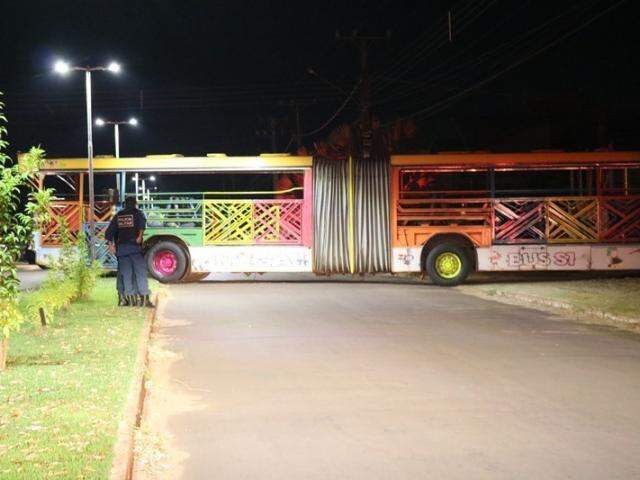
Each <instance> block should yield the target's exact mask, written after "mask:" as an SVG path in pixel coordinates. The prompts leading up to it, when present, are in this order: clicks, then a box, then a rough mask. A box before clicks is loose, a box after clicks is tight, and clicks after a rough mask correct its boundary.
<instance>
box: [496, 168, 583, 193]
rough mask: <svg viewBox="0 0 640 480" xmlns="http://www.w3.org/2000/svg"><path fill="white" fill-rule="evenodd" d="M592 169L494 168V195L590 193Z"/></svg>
mask: <svg viewBox="0 0 640 480" xmlns="http://www.w3.org/2000/svg"><path fill="white" fill-rule="evenodd" d="M594 194H595V174H594V171H593V169H548V170H496V172H495V195H496V197H544V196H574V195H594Z"/></svg>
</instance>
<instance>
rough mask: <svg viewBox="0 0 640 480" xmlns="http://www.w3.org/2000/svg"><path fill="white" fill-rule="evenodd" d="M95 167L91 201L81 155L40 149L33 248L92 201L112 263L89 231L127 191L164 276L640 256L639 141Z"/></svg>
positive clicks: (72, 222)
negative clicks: (583, 148) (39, 215)
mask: <svg viewBox="0 0 640 480" xmlns="http://www.w3.org/2000/svg"><path fill="white" fill-rule="evenodd" d="M94 172H95V179H96V191H97V192H98V193H99V195H98V196H97V201H96V208H95V211H94V212H90V211H89V208H88V206H87V205H88V201H87V188H86V182H87V160H86V158H77V159H66V158H61V159H49V160H47V162H46V166H45V168H44V169H43V170H42V176H41V184H42V185H44V186H45V187H48V186H52V187H54V188H55V189H56V192H57V193H56V195H57V196H56V200H55V201H54V202H53V204H52V206H51V210H52V212H51V213H52V214H53V220H52V221H51V223H50V224H48V225H47V226H46V227H45V228H43V229H42V231H40V232H38V233H37V234H36V235H35V238H34V243H35V251H36V262H37V263H39V264H41V265H46V264H47V262H48V261H49V260H50V259H51V258H53V257H55V256H56V255H57V252H58V249H59V246H60V243H61V235H60V226H61V220H60V219H61V218H65V219H66V224H67V225H68V227H69V230H70V232H71V233H72V234H73V235H75V234H77V233H78V232H79V231H80V230H81V229H85V231H86V229H87V220H88V218H89V215H94V219H95V222H96V226H97V230H96V232H97V233H96V237H95V238H94V239H90V241H93V242H95V245H96V250H97V252H98V254H99V258H100V260H101V262H102V263H103V265H105V266H106V267H114V266H115V259H114V258H113V257H112V256H111V255H110V254H109V252H108V250H107V248H106V246H105V244H104V240H103V237H102V235H103V232H104V229H105V228H106V226H107V224H108V221H109V220H110V218H111V216H112V215H113V214H114V212H115V211H116V208H117V206H118V205H117V204H118V199H120V200H121V199H122V198H123V196H124V195H123V194H127V195H128V194H131V195H137V196H138V200H139V202H138V203H139V205H140V207H141V208H142V209H143V211H144V212H145V214H146V216H147V230H146V231H145V235H144V247H145V252H146V257H147V262H148V266H149V272H150V274H151V275H152V276H153V277H155V278H156V279H158V280H160V281H162V282H167V283H168V282H177V281H185V280H187V279H189V278H193V277H194V276H198V275H200V276H204V275H206V274H208V273H220V272H247V273H248V272H256V273H262V272H315V273H317V274H324V275H327V274H333V273H342V274H365V273H384V272H387V273H400V272H422V273H423V274H427V275H428V276H429V277H430V279H431V280H432V281H433V282H434V283H435V284H438V285H446V286H449V285H457V284H459V283H460V282H462V281H464V279H465V278H466V277H467V275H468V274H469V273H470V272H472V271H518V270H638V269H640V152H613V151H596V152H580V153H565V152H531V153H515V154H504V153H502V154H492V153H441V154H428V155H392V156H391V157H387V158H384V159H376V160H369V161H364V160H354V159H347V160H344V161H338V160H329V159H322V158H312V157H308V156H289V155H277V154H270V155H261V156H256V157H227V156H225V155H221V154H210V155H207V156H203V157H182V156H179V155H164V156H160V155H156V156H148V157H143V158H113V157H98V158H96V159H95V161H94ZM116 177H117V178H116ZM125 178H126V179H127V181H126V182H124V181H123V180H124V179H125ZM140 179H145V180H146V186H147V187H149V186H150V185H151V186H153V187H152V188H147V187H145V188H143V189H141V188H139V185H140V183H141V181H140ZM153 179H155V183H153V182H152V180H153ZM134 181H135V185H136V187H134V186H133V185H134ZM121 185H129V186H130V187H125V190H130V192H127V191H125V192H122V193H121V194H118V193H117V192H114V191H115V190H116V189H117V188H118V187H119V186H121Z"/></svg>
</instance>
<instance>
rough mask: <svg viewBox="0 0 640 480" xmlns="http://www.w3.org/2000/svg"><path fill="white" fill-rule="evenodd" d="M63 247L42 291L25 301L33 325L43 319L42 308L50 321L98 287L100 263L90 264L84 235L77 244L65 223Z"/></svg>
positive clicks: (63, 227) (81, 233)
mask: <svg viewBox="0 0 640 480" xmlns="http://www.w3.org/2000/svg"><path fill="white" fill-rule="evenodd" d="M60 232H61V235H62V247H61V249H60V255H59V257H58V259H57V260H56V261H55V262H53V264H52V269H51V270H50V271H49V274H48V275H47V279H46V280H45V281H44V282H43V284H42V286H41V288H40V289H39V290H38V291H36V292H34V293H32V294H30V296H29V298H28V299H26V300H25V302H24V305H25V307H26V311H27V315H28V316H29V318H30V319H32V320H33V321H38V319H39V318H40V312H39V310H40V309H41V308H42V309H43V310H44V312H45V314H46V316H47V320H48V321H52V320H53V319H54V317H55V314H56V312H58V311H59V310H61V309H63V308H65V307H67V306H69V304H71V303H72V302H75V301H76V300H78V299H81V298H86V297H88V296H89V294H90V293H91V290H92V289H93V287H94V286H95V284H96V280H97V278H98V276H99V275H100V274H101V273H102V267H101V266H100V264H99V263H98V262H95V261H94V262H90V257H89V248H88V246H87V241H86V237H85V235H84V233H83V232H80V233H79V234H78V237H77V239H76V240H75V241H73V238H72V236H71V234H70V232H69V229H68V227H67V225H66V223H65V220H64V219H63V220H61V226H60Z"/></svg>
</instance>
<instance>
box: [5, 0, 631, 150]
mask: <svg viewBox="0 0 640 480" xmlns="http://www.w3.org/2000/svg"><path fill="white" fill-rule="evenodd" d="M635 3H636V2H632V1H626V2H618V1H615V0H606V1H596V0H591V1H589V0H585V1H580V2H574V1H554V2H546V1H533V0H530V1H526V0H475V1H469V0H459V1H457V2H447V1H431V2H427V1H409V0H404V1H402V0H396V1H393V0H387V1H385V0H379V1H376V2H373V1H354V2H344V1H325V2H305V1H297V2H284V1H269V2H267V1H261V2H258V1H242V0H234V1H212V0H210V1H204V0H202V1H196V0H180V1H168V0H155V1H153V0H148V1H135V0H129V1H118V0H110V1H101V2H99V1H94V0H83V1H63V0H49V1H35V0H31V1H29V0H2V1H1V2H0V91H3V92H4V93H5V95H4V101H5V103H6V108H5V110H6V114H7V117H8V119H9V133H10V136H9V140H10V142H11V148H12V153H13V152H14V151H15V150H25V149H27V148H28V147H29V146H30V145H33V144H40V145H42V146H43V147H44V148H45V149H46V150H47V153H48V155H49V156H51V157H58V156H81V155H84V154H86V137H85V128H86V127H85V116H84V115H85V112H84V85H83V77H82V75H81V74H79V73H76V74H74V75H71V76H69V77H66V78H59V77H56V76H55V75H53V74H52V73H51V66H52V64H53V62H54V60H55V59H57V58H65V59H68V60H69V61H71V62H73V63H77V64H80V65H98V64H104V63H106V62H108V61H110V60H117V61H119V62H121V64H122V67H123V73H122V74H120V75H119V76H113V75H110V74H108V73H97V74H95V75H94V90H93V91H94V114H95V116H100V117H103V118H107V119H112V120H120V119H126V118H129V117H130V116H136V117H137V118H138V119H139V120H140V122H141V125H140V126H139V127H138V128H136V129H133V128H129V127H123V129H122V132H121V138H122V146H121V149H122V152H121V154H122V155H123V156H131V155H144V154H152V153H181V154H184V155H199V154H204V153H207V152H209V153H211V152H225V153H227V154H235V155H242V154H256V153H260V152H268V151H271V150H272V134H271V132H272V128H275V131H276V151H284V150H285V148H287V147H288V148H289V150H290V151H293V148H294V142H292V141H291V140H292V134H293V132H294V128H295V121H294V118H295V116H294V108H293V107H292V103H294V104H295V103H297V104H300V105H301V106H300V107H299V108H300V114H301V123H302V131H303V132H313V131H314V130H316V129H318V127H320V126H322V125H323V124H324V123H327V126H326V128H324V129H321V130H320V131H318V132H317V133H315V134H312V135H308V136H305V137H304V143H305V145H306V146H308V147H311V146H312V145H313V142H314V141H320V140H323V139H325V138H326V137H327V136H328V135H329V133H330V132H331V130H332V129H333V128H335V127H337V126H338V125H340V124H343V123H351V122H354V121H355V120H356V119H357V117H358V104H357V102H356V100H357V98H358V97H357V95H352V97H351V100H350V101H349V102H347V104H346V107H345V108H344V109H343V110H341V111H340V113H339V114H338V115H336V117H335V119H334V120H333V121H331V122H327V120H329V119H330V118H331V117H332V116H333V115H334V113H335V112H336V111H337V110H338V108H339V107H340V106H341V104H342V103H343V102H344V101H345V99H347V98H348V94H349V93H350V92H351V91H352V89H353V88H354V86H355V85H356V83H357V81H358V78H359V51H358V48H357V46H356V45H355V44H354V42H351V41H348V40H336V31H340V32H341V33H342V34H343V35H350V34H351V33H352V32H353V31H354V30H357V31H358V32H359V33H360V34H363V35H371V36H384V35H385V34H386V32H387V31H389V32H390V37H389V38H383V39H380V40H377V41H374V42H372V43H371V44H370V50H369V52H370V64H371V79H372V101H373V106H372V109H373V112H374V114H375V115H376V116H377V117H378V118H379V119H380V121H381V123H382V124H383V125H385V126H388V125H392V124H393V122H394V121H395V120H396V119H398V118H411V119H413V121H415V122H416V125H417V129H416V133H415V135H414V138H411V139H408V140H405V141H401V142H399V143H398V145H397V146H396V148H397V150H398V151H443V150H477V149H482V150H489V149H490V150H495V151H508V150H531V149H547V148H554V149H565V150H584V149H592V148H597V147H606V146H613V147H615V148H618V149H627V148H639V147H640V127H638V121H639V120H640V109H639V107H640V93H639V92H640V81H639V77H638V74H639V72H640V60H638V55H639V53H638V52H640V48H639V47H640V28H638V25H639V21H640V15H639V14H638V13H639V11H640V8H639V7H638V6H635V5H634V4H635ZM608 9H610V10H609V11H608ZM448 11H451V13H452V33H453V37H452V41H451V42H450V41H449V30H448V26H447V25H448V21H447V12H448ZM590 22H592V23H590ZM573 30H578V31H577V32H576V33H575V34H572V35H569V34H570V33H571V32H572V31H573ZM564 37H566V38H564ZM308 67H311V68H313V70H314V71H315V72H316V73H317V74H318V75H317V76H313V75H310V74H309V73H307V71H306V70H307V68H308ZM94 135H95V142H94V143H95V151H96V154H112V153H113V140H112V130H111V129H110V128H103V129H97V128H96V129H94Z"/></svg>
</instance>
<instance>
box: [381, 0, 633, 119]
mask: <svg viewBox="0 0 640 480" xmlns="http://www.w3.org/2000/svg"><path fill="white" fill-rule="evenodd" d="M626 1H627V0H620V1H619V2H617V3H615V4H613V5H611V6H610V7H608V8H606V9H605V10H603V11H601V12H600V13H598V14H597V15H594V16H593V17H591V18H590V19H589V20H587V21H586V22H584V23H582V24H581V25H579V26H578V27H576V28H574V29H571V30H570V31H568V32H566V33H565V34H563V35H561V36H560V37H558V38H557V39H555V40H554V41H552V42H550V43H548V44H547V45H545V46H543V47H542V48H539V49H538V50H536V51H535V52H532V53H531V54H529V55H527V56H525V57H522V58H520V59H519V60H517V61H515V62H513V63H512V64H510V65H508V66H507V67H506V68H504V69H502V70H500V71H499V72H497V73H495V74H493V75H491V76H489V77H487V78H485V79H484V80H481V81H480V82H477V83H476V84H474V85H472V86H471V87H469V88H466V89H464V90H462V91H461V92H459V93H457V94H455V95H452V96H451V97H449V98H446V99H443V100H441V101H439V102H436V103H435V104H433V105H431V106H430V107H427V108H423V109H420V110H417V111H415V112H413V113H412V114H410V115H405V116H404V117H401V118H400V119H396V120H394V122H395V121H397V120H406V119H409V118H415V117H418V116H420V117H424V116H425V115H433V114H435V113H437V112H439V111H442V110H444V109H446V108H447V107H449V106H450V105H451V104H453V103H454V102H455V101H457V100H459V99H460V98H462V97H464V96H465V95H467V94H469V93H471V92H472V91H474V90H477V89H478V88H480V87H482V86H484V85H486V84H488V83H489V82H491V81H493V80H495V79H496V78H498V77H499V76H501V75H503V74H504V73H506V72H508V71H510V70H513V69H514V68H516V67H518V66H519V65H521V64H523V63H525V62H526V61H528V60H529V59H531V58H533V57H535V56H537V55H539V54H540V53H542V52H544V51H546V50H548V49H549V48H552V47H554V46H555V45H557V44H558V43H560V42H562V41H563V40H564V39H566V38H568V37H570V36H571V35H573V34H575V33H577V32H578V31H580V30H583V29H584V28H586V27H588V26H589V25H591V24H592V23H593V22H595V21H596V20H598V19H599V18H601V17H603V16H604V15H606V14H607V13H609V12H611V11H612V10H614V9H616V8H618V7H620V6H621V5H622V4H623V3H625V2H626ZM394 122H388V123H386V124H385V126H388V125H391V124H392V123H394Z"/></svg>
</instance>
